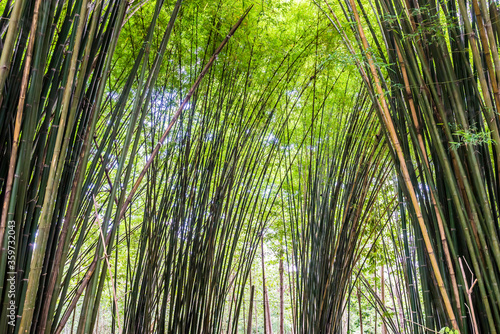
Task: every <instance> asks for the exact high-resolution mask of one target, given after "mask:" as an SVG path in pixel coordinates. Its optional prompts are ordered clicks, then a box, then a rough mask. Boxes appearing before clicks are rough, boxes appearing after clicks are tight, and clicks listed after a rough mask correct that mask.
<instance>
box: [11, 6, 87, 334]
mask: <svg viewBox="0 0 500 334" xmlns="http://www.w3.org/2000/svg"><path fill="white" fill-rule="evenodd" d="M38 2H40V0H38ZM86 13H87V0H83V1H82V4H81V9H80V15H79V17H78V18H77V20H76V21H77V22H75V25H76V27H77V30H76V34H75V42H74V46H73V50H72V57H71V68H70V72H69V75H68V79H67V83H66V87H65V90H64V97H63V102H62V107H63V109H62V111H61V120H60V123H59V128H58V131H57V139H56V146H55V149H54V153H53V156H52V161H51V163H50V166H51V169H50V174H49V179H48V183H47V190H46V193H45V197H44V201H43V207H44V208H45V210H43V211H42V215H41V217H40V223H39V226H38V236H37V238H36V244H37V248H36V249H35V250H34V251H33V257H32V260H31V268H30V269H31V270H30V272H29V278H28V287H27V292H26V299H25V301H24V308H23V313H22V316H21V324H20V327H19V332H20V333H29V332H30V327H31V320H32V318H33V312H34V306H35V301H36V295H37V290H38V281H39V279H40V273H41V270H42V265H43V259H44V255H45V251H46V244H47V238H48V228H49V224H50V220H51V216H52V211H53V208H54V206H53V204H52V203H53V198H54V194H55V193H56V192H55V191H54V190H55V189H57V186H56V183H57V182H58V176H59V175H60V173H61V172H62V171H61V170H57V169H56V167H57V166H58V160H59V159H60V160H64V159H65V156H66V151H62V152H61V145H62V141H63V136H64V134H65V132H66V136H68V135H69V134H70V132H71V130H69V129H66V120H67V117H68V111H69V109H70V99H71V93H72V91H73V81H74V77H75V73H76V70H77V68H76V67H77V60H78V52H79V49H80V41H81V37H82V35H83V29H84V27H85V17H86ZM73 117H74V115H69V117H68V119H69V120H72V119H74V118H73ZM70 126H71V124H68V128H69V127H70ZM68 133H69V134H68Z"/></svg>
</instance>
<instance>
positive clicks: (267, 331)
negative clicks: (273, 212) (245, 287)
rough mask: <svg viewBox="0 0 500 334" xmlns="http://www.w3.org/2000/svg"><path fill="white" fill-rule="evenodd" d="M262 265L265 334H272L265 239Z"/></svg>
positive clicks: (262, 244) (262, 239) (261, 249)
mask: <svg viewBox="0 0 500 334" xmlns="http://www.w3.org/2000/svg"><path fill="white" fill-rule="evenodd" d="M260 251H261V263H262V297H263V298H262V303H263V306H264V333H265V334H272V333H273V331H272V328H271V314H270V313H271V312H269V299H268V297H267V287H266V270H265V268H264V237H263V236H262V238H261V239H260Z"/></svg>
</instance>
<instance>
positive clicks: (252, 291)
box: [247, 285, 255, 334]
mask: <svg viewBox="0 0 500 334" xmlns="http://www.w3.org/2000/svg"><path fill="white" fill-rule="evenodd" d="M254 290H255V286H254V285H252V287H251V288H250V309H249V310H248V326H247V334H252V311H253V294H254Z"/></svg>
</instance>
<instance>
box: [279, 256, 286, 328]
mask: <svg viewBox="0 0 500 334" xmlns="http://www.w3.org/2000/svg"><path fill="white" fill-rule="evenodd" d="M279 270H280V334H284V333H285V325H284V316H285V312H284V300H283V299H284V291H283V257H281V258H280V268H279Z"/></svg>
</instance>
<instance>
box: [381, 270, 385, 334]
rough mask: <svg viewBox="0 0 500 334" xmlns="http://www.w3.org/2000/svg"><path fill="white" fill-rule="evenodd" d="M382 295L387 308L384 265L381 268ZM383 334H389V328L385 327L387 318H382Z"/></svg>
mask: <svg viewBox="0 0 500 334" xmlns="http://www.w3.org/2000/svg"><path fill="white" fill-rule="evenodd" d="M380 293H381V298H380V299H381V300H382V306H383V307H385V278H384V265H382V267H380ZM382 334H387V328H386V327H385V316H382Z"/></svg>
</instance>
